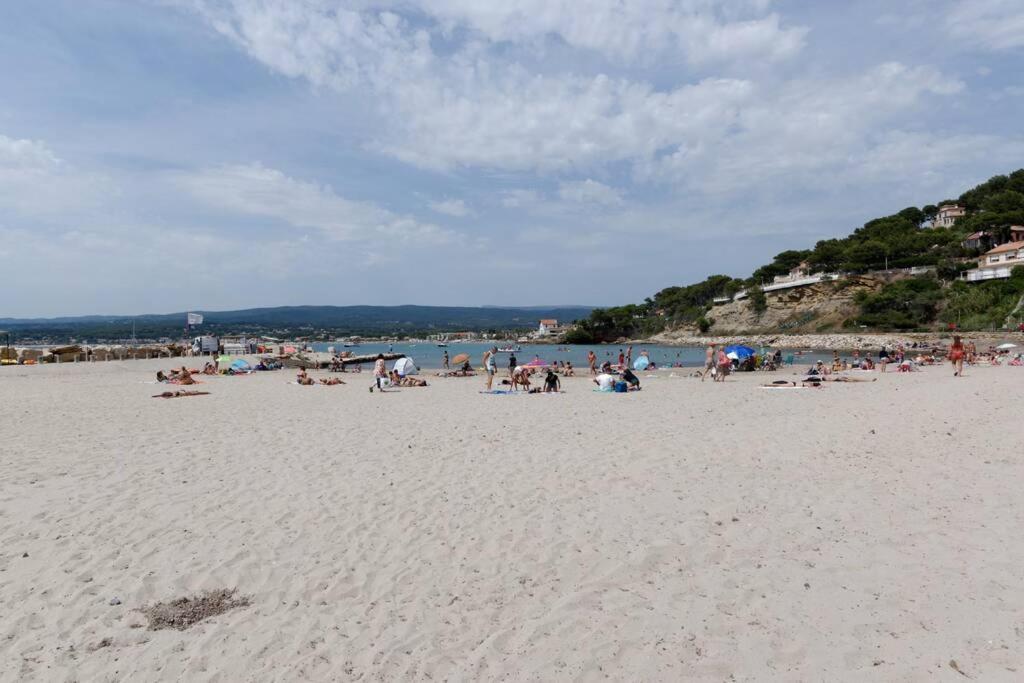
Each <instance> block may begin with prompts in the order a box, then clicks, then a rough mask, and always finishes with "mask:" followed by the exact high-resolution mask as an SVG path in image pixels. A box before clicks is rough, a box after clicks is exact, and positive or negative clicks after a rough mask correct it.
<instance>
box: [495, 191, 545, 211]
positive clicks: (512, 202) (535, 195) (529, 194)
mask: <svg viewBox="0 0 1024 683" xmlns="http://www.w3.org/2000/svg"><path fill="white" fill-rule="evenodd" d="M541 199H542V197H541V194H540V193H539V192H537V191H536V190H524V189H521V188H519V189H514V190H505V191H503V192H502V193H501V205H502V206H504V207H505V208H507V209H518V208H522V207H529V206H531V205H533V204H536V203H538V202H540V201H541Z"/></svg>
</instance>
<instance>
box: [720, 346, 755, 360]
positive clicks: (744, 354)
mask: <svg viewBox="0 0 1024 683" xmlns="http://www.w3.org/2000/svg"><path fill="white" fill-rule="evenodd" d="M722 350H723V351H725V355H726V356H728V357H729V358H732V359H733V360H743V359H744V358H750V357H751V356H753V355H754V349H752V348H750V347H749V346H744V345H743V344H733V345H732V346H726V347H725V348H724V349H722Z"/></svg>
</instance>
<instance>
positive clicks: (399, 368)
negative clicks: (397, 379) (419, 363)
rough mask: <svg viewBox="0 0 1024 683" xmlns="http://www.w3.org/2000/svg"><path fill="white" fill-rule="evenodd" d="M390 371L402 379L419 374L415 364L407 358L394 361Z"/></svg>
mask: <svg viewBox="0 0 1024 683" xmlns="http://www.w3.org/2000/svg"><path fill="white" fill-rule="evenodd" d="M392 369H393V370H394V371H395V372H397V373H398V374H399V375H400V376H402V377H405V376H407V375H416V374H419V371H420V369H419V368H417V367H416V362H415V361H414V360H413V359H412V358H409V357H408V356H406V357H405V358H399V359H398V360H396V361H395V365H394V367H393V368H392Z"/></svg>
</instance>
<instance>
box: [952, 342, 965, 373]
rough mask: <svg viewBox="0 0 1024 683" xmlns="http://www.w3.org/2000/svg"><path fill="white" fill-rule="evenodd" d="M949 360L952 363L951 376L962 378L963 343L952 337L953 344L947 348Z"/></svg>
mask: <svg viewBox="0 0 1024 683" xmlns="http://www.w3.org/2000/svg"><path fill="white" fill-rule="evenodd" d="M949 360H950V362H951V363H953V376H954V377H963V376H964V342H963V340H962V339H960V337H958V336H956V335H954V336H953V344H952V346H950V347H949Z"/></svg>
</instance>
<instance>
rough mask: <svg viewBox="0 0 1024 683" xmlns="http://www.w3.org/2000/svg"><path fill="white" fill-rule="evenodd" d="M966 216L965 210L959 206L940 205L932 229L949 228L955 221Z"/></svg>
mask: <svg viewBox="0 0 1024 683" xmlns="http://www.w3.org/2000/svg"><path fill="white" fill-rule="evenodd" d="M965 215H967V209H965V208H964V207H962V206H960V205H959V204H942V205H940V206H939V212H938V213H937V214H936V215H935V220H934V221H933V222H932V227H933V228H951V227H953V224H954V223H956V221H957V219H959V218H963V217H964V216H965Z"/></svg>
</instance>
